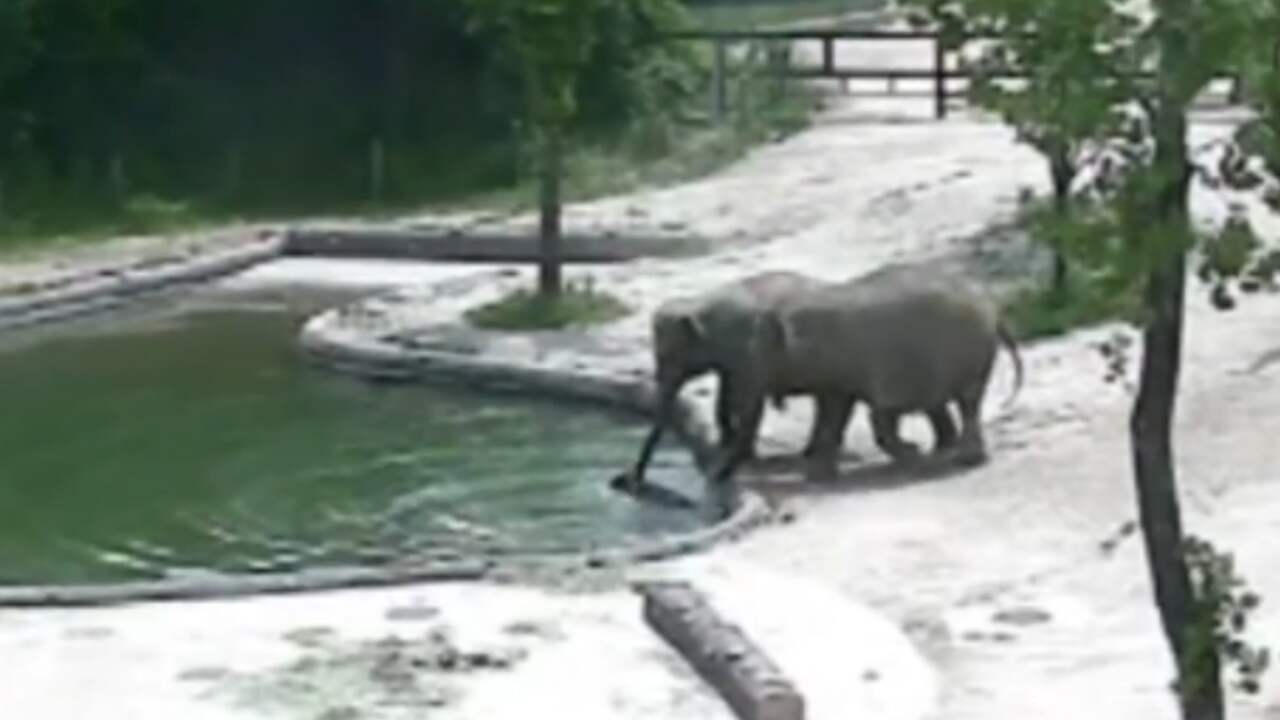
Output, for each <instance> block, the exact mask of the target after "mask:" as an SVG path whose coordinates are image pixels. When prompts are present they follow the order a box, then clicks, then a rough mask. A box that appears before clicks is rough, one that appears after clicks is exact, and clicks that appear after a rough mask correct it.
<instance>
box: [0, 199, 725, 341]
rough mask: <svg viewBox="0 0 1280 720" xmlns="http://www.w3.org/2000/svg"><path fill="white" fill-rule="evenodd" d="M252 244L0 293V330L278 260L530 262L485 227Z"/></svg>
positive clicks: (656, 252) (614, 250)
mask: <svg viewBox="0 0 1280 720" xmlns="http://www.w3.org/2000/svg"><path fill="white" fill-rule="evenodd" d="M246 233H247V234H248V233H252V234H253V235H255V236H256V237H255V239H254V240H253V241H249V242H246V243H243V244H241V245H239V246H237V247H234V248H232V249H229V250H219V251H210V252H207V253H199V252H197V253H190V254H187V255H185V256H183V255H178V254H169V255H163V256H160V257H157V258H152V259H146V258H144V259H139V260H135V261H132V262H122V263H120V264H117V265H114V266H108V267H103V268H99V269H96V270H87V271H83V272H80V273H76V274H73V275H69V276H62V277H50V278H46V279H43V280H37V281H33V282H31V283H29V284H27V285H26V286H19V285H10V286H9V287H0V332H3V331H5V330H13V329H17V328H23V327H29V326H34V325H40V324H45V323H50V322H55V321H59V320H68V319H71V318H75V317H80V316H84V315H90V314H94V313H100V312H105V311H108V310H114V309H118V308H121V307H123V306H125V305H126V304H128V303H130V302H132V301H136V300H139V299H142V298H143V297H152V296H155V295H159V294H161V293H162V292H164V291H170V290H175V289H178V288H181V287H185V286H190V285H194V284H196V283H201V282H207V281H210V280H214V279H217V278H220V277H225V276H227V275H232V274H234V273H237V272H241V271H244V270H247V269H249V268H251V267H253V266H254V265H257V264H259V263H263V262H267V261H269V260H276V259H279V258H283V257H328V258H369V259H385V260H436V261H442V262H464V263H466V262H476V263H494V264H527V263H533V262H536V261H537V258H538V253H537V244H536V237H535V236H534V235H533V234H530V233H521V232H518V231H515V230H512V231H506V232H502V231H497V230H485V229H464V228H451V229H434V228H433V229H415V228H413V227H411V226H410V227H404V226H394V225H373V224H363V225H354V226H336V225H335V226H324V225H311V224H308V225H289V226H284V227H282V228H271V227H261V228H258V229H257V230H246ZM563 246H564V248H563V249H564V261H565V262H566V263H571V264H573V263H599V264H605V263H619V262H627V261H630V260H636V259H640V258H645V257H689V256H695V255H699V254H704V253H706V252H709V251H710V249H711V243H710V241H709V240H708V239H706V238H702V237H695V236H688V235H679V234H674V233H672V234H663V233H660V232H656V231H655V232H654V233H652V234H646V235H622V234H619V233H616V232H613V231H605V232H603V233H602V234H600V235H589V234H583V233H568V234H566V235H565V237H564V238H563Z"/></svg>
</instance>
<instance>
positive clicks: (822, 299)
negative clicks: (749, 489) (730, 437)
mask: <svg viewBox="0 0 1280 720" xmlns="http://www.w3.org/2000/svg"><path fill="white" fill-rule="evenodd" d="M757 328H758V332H757V333H756V334H755V335H753V341H752V342H753V347H752V353H751V359H750V361H749V362H747V363H745V364H744V368H743V371H742V372H741V373H740V377H739V379H738V388H737V392H738V395H737V396H736V400H735V401H736V403H737V412H739V413H740V414H741V417H742V421H741V429H740V433H739V434H738V435H737V436H736V437H737V438H738V439H741V438H744V437H749V436H750V435H751V434H752V433H753V432H755V430H756V429H757V428H758V426H759V422H760V418H761V412H760V404H759V399H760V397H761V396H765V397H768V398H769V399H770V400H771V402H773V403H774V404H777V403H780V402H782V400H783V398H785V397H786V396H788V395H793V394H800V393H808V394H813V395H815V396H816V397H817V398H818V401H819V402H818V416H819V417H818V418H817V420H816V422H815V424H814V430H815V432H814V437H813V438H812V439H811V440H812V443H813V445H814V447H813V448H812V452H811V456H812V458H813V461H814V467H815V469H814V470H813V474H814V475H818V476H827V477H829V476H834V474H835V460H836V453H837V452H838V451H839V447H840V441H841V439H842V437H843V434H844V427H845V425H846V424H847V423H848V420H849V417H850V415H851V413H852V411H853V408H854V406H855V404H856V403H857V402H863V403H866V404H867V405H868V406H869V408H870V411H871V412H870V415H871V425H872V430H873V435H874V436H875V441H876V444H877V445H878V446H879V447H880V448H881V449H882V450H883V451H885V452H886V453H887V454H888V455H889V456H890V457H891V458H892V459H893V460H894V461H896V462H905V461H910V460H912V459H914V458H916V457H918V456H919V454H920V451H919V449H918V448H917V447H916V446H915V445H914V444H912V443H910V442H907V441H904V440H903V439H902V438H901V437H900V436H899V434H898V422H899V420H900V418H901V416H902V415H903V414H905V413H910V412H924V413H926V414H927V415H928V416H929V419H930V420H931V422H932V423H933V426H934V432H935V434H936V435H937V441H936V449H935V452H937V453H939V454H949V455H951V456H952V459H953V460H954V461H955V462H956V463H958V464H961V465H977V464H982V463H983V462H985V461H986V460H987V451H986V447H985V441H984V438H983V435H982V428H981V426H980V415H981V409H982V402H983V398H984V395H985V394H986V389H987V385H988V383H989V381H990V378H991V372H992V369H993V367H994V363H995V356H996V352H997V349H998V345H1003V346H1004V347H1005V348H1006V349H1007V350H1008V352H1009V354H1010V356H1011V358H1012V360H1013V363H1014V370H1015V375H1016V378H1015V387H1014V390H1013V394H1012V395H1011V396H1010V398H1009V401H1008V402H1012V401H1013V399H1014V398H1015V397H1016V396H1017V393H1018V391H1019V390H1020V389H1021V387H1022V382H1023V368H1022V358H1021V356H1020V355H1019V353H1018V348H1017V344H1016V343H1015V342H1014V340H1013V338H1012V336H1011V335H1010V333H1009V329H1008V327H1007V325H1006V323H1005V321H1004V319H1003V318H1002V317H1001V314H1000V312H999V309H998V307H997V306H996V305H995V303H994V302H993V301H992V300H991V299H990V298H989V297H988V296H987V295H986V294H985V293H983V292H982V291H981V290H980V289H979V288H977V287H976V286H975V285H973V284H972V283H970V282H968V281H966V280H964V279H962V278H960V277H958V276H956V275H953V274H951V273H949V272H946V271H942V270H938V269H935V268H930V267H928V266H925V265H922V264H913V263H894V264H890V265H886V266H883V267H881V268H880V269H878V270H875V271H872V272H870V273H867V274H866V275H862V276H860V277H857V278H854V279H852V280H847V281H844V282H840V283H832V284H829V285H826V286H824V287H821V288H816V289H813V290H811V291H809V292H806V293H800V294H796V295H793V296H790V297H787V298H784V299H783V300H782V301H780V302H778V303H775V304H774V305H773V306H771V307H770V308H769V309H767V310H766V311H765V312H764V313H763V315H762V316H761V318H760V321H759V323H758V325H757ZM951 402H954V403H955V404H956V405H957V406H958V408H959V414H960V421H961V429H960V431H959V433H958V434H957V433H956V430H955V426H954V423H953V422H952V419H951V416H950V411H949V410H948V403H951ZM745 459H746V456H745V448H744V447H742V446H741V445H736V446H735V447H733V448H732V450H731V451H730V452H729V453H728V455H727V457H726V459H725V461H724V462H723V463H722V465H721V466H720V467H719V468H718V469H717V470H716V471H715V472H714V473H713V477H714V478H715V479H716V480H718V481H721V482H723V481H725V480H728V479H729V477H731V476H732V474H733V473H734V471H735V470H736V469H737V468H738V467H739V465H740V464H741V463H742V462H743V461H744V460H745Z"/></svg>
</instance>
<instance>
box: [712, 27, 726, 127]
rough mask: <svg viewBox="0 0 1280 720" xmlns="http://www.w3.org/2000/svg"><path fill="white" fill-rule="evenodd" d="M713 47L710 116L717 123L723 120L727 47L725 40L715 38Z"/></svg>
mask: <svg viewBox="0 0 1280 720" xmlns="http://www.w3.org/2000/svg"><path fill="white" fill-rule="evenodd" d="M713 46H714V48H715V62H714V64H713V66H712V71H711V117H712V119H713V120H714V121H715V122H716V124H719V123H721V122H723V121H724V116H725V111H726V107H727V105H728V103H727V99H726V98H727V95H728V92H727V85H728V78H726V77H725V76H726V75H727V74H728V70H727V66H728V64H729V63H728V57H727V56H728V48H727V47H725V41H724V40H720V39H717V40H715V41H714V42H713Z"/></svg>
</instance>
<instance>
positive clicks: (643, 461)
mask: <svg viewBox="0 0 1280 720" xmlns="http://www.w3.org/2000/svg"><path fill="white" fill-rule="evenodd" d="M683 384H684V378H670V377H663V378H661V379H660V380H659V383H658V407H657V409H656V411H655V413H654V418H653V426H652V427H651V428H650V429H649V434H648V435H647V436H645V439H644V444H643V445H641V446H640V455H639V457H637V458H636V464H635V465H634V466H633V467H632V469H631V472H630V473H629V476H628V477H627V484H628V485H629V486H630V488H631V489H633V490H634V489H638V488H639V487H640V486H642V485H644V474H645V470H647V469H648V467H649V461H650V460H651V459H652V458H653V452H654V450H655V449H656V448H657V447H658V441H659V440H661V439H662V433H663V431H664V430H665V429H666V427H667V425H668V424H670V422H671V420H672V416H673V415H674V414H675V404H676V397H677V396H678V395H679V394H680V387H681V386H682V385H683Z"/></svg>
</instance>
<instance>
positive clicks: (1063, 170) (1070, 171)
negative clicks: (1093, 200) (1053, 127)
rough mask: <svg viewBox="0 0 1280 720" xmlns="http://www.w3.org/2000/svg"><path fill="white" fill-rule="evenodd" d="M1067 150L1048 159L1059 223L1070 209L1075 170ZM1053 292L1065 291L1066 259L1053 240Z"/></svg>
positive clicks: (1059, 241) (1058, 245)
mask: <svg viewBox="0 0 1280 720" xmlns="http://www.w3.org/2000/svg"><path fill="white" fill-rule="evenodd" d="M1068 152H1069V151H1068V150H1067V149H1062V150H1058V151H1055V152H1054V153H1053V155H1052V157H1051V158H1050V159H1049V174H1050V176H1051V177H1052V179H1053V212H1054V215H1055V216H1056V218H1057V220H1058V221H1059V222H1065V221H1066V219H1067V213H1068V212H1069V210H1070V208H1068V207H1067V203H1068V202H1069V201H1070V199H1071V181H1072V179H1074V178H1075V174H1076V169H1075V167H1074V166H1073V165H1072V163H1071V158H1070V157H1069V155H1068ZM1051 287H1052V288H1053V292H1054V293H1055V294H1057V295H1059V296H1062V295H1063V294H1065V293H1066V291H1067V259H1066V257H1064V256H1063V254H1062V241H1061V240H1060V239H1059V238H1058V237H1057V236H1055V237H1054V239H1053V285H1052V286H1051Z"/></svg>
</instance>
